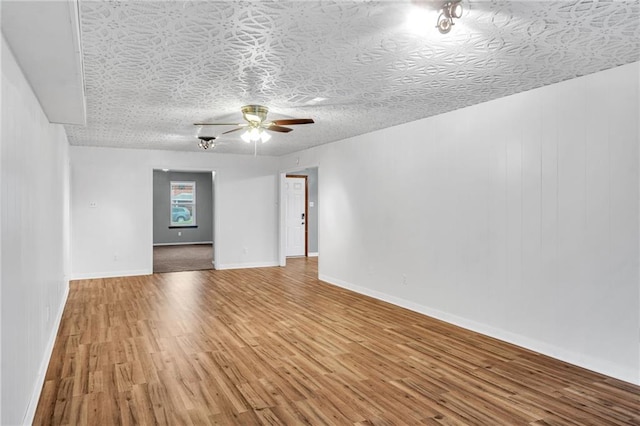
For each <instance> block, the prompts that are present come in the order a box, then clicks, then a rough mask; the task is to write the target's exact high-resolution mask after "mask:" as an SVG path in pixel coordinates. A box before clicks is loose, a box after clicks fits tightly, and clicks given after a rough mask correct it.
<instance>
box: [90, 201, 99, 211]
mask: <svg viewBox="0 0 640 426" xmlns="http://www.w3.org/2000/svg"><path fill="white" fill-rule="evenodd" d="M89 207H90V208H92V209H95V208H96V207H98V203H96V202H95V201H91V202H90V203H89Z"/></svg>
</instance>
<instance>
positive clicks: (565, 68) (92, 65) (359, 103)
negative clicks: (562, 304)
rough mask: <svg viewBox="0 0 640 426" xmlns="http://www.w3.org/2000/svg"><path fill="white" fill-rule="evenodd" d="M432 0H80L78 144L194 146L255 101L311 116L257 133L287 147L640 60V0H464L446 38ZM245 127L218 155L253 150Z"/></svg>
mask: <svg viewBox="0 0 640 426" xmlns="http://www.w3.org/2000/svg"><path fill="white" fill-rule="evenodd" d="M434 4H437V3H432V2H426V3H418V2H416V1H414V2H403V1H381V2H376V1H372V2H363V1H260V2H258V1H255V2H248V1H243V2H229V1H226V2H208V1H179V2H169V1H157V2H152V1H109V2H95V1H83V0H81V2H80V12H81V16H80V18H81V24H82V46H83V54H84V67H85V73H86V74H85V80H86V83H85V84H86V96H87V123H88V124H87V126H86V127H82V126H73V125H67V126H66V128H67V131H68V134H69V137H70V141H71V143H72V144H73V145H87V146H110V147H131V148H149V149H169V150H184V151H196V150H199V148H197V139H196V137H195V135H196V132H197V128H196V127H195V126H193V124H192V123H194V122H197V121H204V120H216V121H225V122H226V121H229V120H230V121H231V122H240V121H241V120H242V115H241V113H240V107H241V106H242V105H245V104H249V103H260V104H264V105H267V106H268V107H269V108H270V110H271V112H270V113H269V118H270V119H276V118H288V117H300V118H307V117H310V118H313V119H315V121H316V124H310V125H303V126H294V129H295V130H294V131H293V132H291V133H288V134H273V138H272V139H271V141H269V142H267V143H265V144H259V146H258V154H259V155H282V154H285V153H290V152H294V151H299V150H302V149H305V148H308V147H312V146H315V145H319V144H323V143H328V142H332V141H336V140H340V139H344V138H347V137H351V136H355V135H359V134H363V133H367V132H370V131H373V130H377V129H381V128H384V127H389V126H393V125H396V124H400V123H404V122H408V121H413V120H417V119H420V118H424V117H429V116H432V115H436V114H440V113H443V112H446V111H451V110H455V109H458V108H462V107H465V106H469V105H473V104H477V103H480V102H485V101H488V100H491V99H495V98H499V97H502V96H507V95H510V94H513V93H517V92H521V91H525V90H530V89H533V88H536V87H540V86H544V85H548V84H552V83H556V82H559V81H562V80H566V79H570V78H574V77H578V76H581V75H585V74H589V73H593V72H597V71H600V70H603V69H608V68H612V67H615V66H619V65H622V64H626V63H630V62H634V61H638V60H640V4H639V2H638V1H637V0H635V1H626V2H625V1H615V2H611V1H607V2H604V1H599V2H598V1H515V2H512V1H508V2H507V1H490V2H489V1H470V0H469V1H467V0H463V5H464V7H465V9H464V14H463V16H462V18H461V19H460V20H458V21H456V25H455V26H454V27H453V30H452V31H451V32H450V33H449V34H446V35H441V34H439V33H438V32H437V30H436V29H435V28H434V27H435V22H436V18H437V13H436V12H435V11H434V10H433V8H434ZM427 11H428V12H430V14H429V15H427V17H426V18H424V19H423V25H422V26H421V28H419V30H417V31H416V30H414V29H412V28H411V26H410V25H409V22H410V18H416V17H420V16H421V14H422V13H425V12H427ZM414 20H415V19H414ZM317 98H324V100H321V101H318V100H317ZM230 128H231V127H216V128H215V129H214V130H215V132H216V133H221V132H223V131H225V130H229V129H230ZM240 133H241V132H236V133H232V134H229V135H224V136H222V137H220V138H219V139H218V142H220V143H219V144H218V146H216V148H215V150H214V152H220V153H246V154H253V147H252V146H249V145H248V144H245V143H244V142H242V140H241V139H240V137H239V135H240Z"/></svg>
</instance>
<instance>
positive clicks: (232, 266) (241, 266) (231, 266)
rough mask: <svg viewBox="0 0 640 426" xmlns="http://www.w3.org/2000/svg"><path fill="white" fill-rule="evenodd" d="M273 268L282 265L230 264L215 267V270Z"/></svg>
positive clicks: (264, 263) (262, 263)
mask: <svg viewBox="0 0 640 426" xmlns="http://www.w3.org/2000/svg"><path fill="white" fill-rule="evenodd" d="M214 265H215V264H214ZM272 266H280V263H278V262H256V263H228V264H225V265H217V266H215V268H216V269H217V270H223V269H247V268H270V267H272Z"/></svg>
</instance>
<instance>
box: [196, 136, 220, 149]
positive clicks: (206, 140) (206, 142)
mask: <svg viewBox="0 0 640 426" xmlns="http://www.w3.org/2000/svg"><path fill="white" fill-rule="evenodd" d="M198 139H200V142H198V146H199V147H200V148H202V149H209V148H214V147H215V146H216V145H215V143H213V141H214V140H215V139H216V138H215V136H198Z"/></svg>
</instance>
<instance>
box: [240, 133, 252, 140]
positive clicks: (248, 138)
mask: <svg viewBox="0 0 640 426" xmlns="http://www.w3.org/2000/svg"><path fill="white" fill-rule="evenodd" d="M240 137H241V138H242V140H243V141H245V142H246V143H249V142H251V135H250V132H249V130H247V131H246V132H244V133H243V134H241V135H240Z"/></svg>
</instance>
